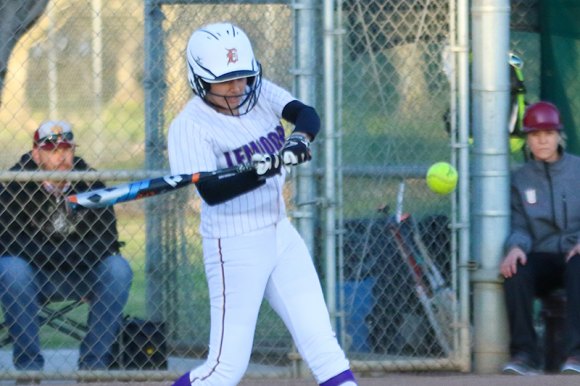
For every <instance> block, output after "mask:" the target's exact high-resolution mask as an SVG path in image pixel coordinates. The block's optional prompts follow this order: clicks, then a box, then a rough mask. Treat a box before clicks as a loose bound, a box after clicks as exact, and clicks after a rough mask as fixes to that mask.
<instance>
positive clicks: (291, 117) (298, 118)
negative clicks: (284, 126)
mask: <svg viewBox="0 0 580 386" xmlns="http://www.w3.org/2000/svg"><path fill="white" fill-rule="evenodd" d="M282 118H284V119H285V120H287V121H288V122H290V123H292V124H294V131H299V132H302V133H307V134H309V135H310V137H311V140H312V141H314V138H315V137H316V134H318V131H319V130H320V117H319V116H318V113H317V112H316V110H315V109H314V108H313V107H311V106H308V105H305V104H304V103H302V102H300V101H298V100H293V101H292V102H290V103H288V104H287V105H286V106H284V109H283V110H282Z"/></svg>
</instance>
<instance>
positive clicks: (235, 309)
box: [168, 23, 356, 386]
mask: <svg viewBox="0 0 580 386" xmlns="http://www.w3.org/2000/svg"><path fill="white" fill-rule="evenodd" d="M187 65H188V79H189V84H190V85H191V88H192V89H193V91H194V93H195V96H194V97H193V98H192V99H191V100H190V101H189V102H188V103H187V105H186V106H185V108H184V109H183V110H182V111H181V112H180V114H179V115H178V116H177V117H176V118H175V119H174V120H173V122H172V123H171V125H170V128H169V138H168V147H169V161H170V164H171V172H172V173H175V174H180V173H195V172H200V171H212V170H215V169H218V168H224V167H228V166H233V165H237V164H240V163H247V162H253V163H254V164H255V165H256V170H251V171H249V172H245V173H242V174H239V175H235V176H232V177H229V178H224V179H221V180H219V181H218V182H215V183H214V182H212V183H200V184H198V185H197V190H198V193H199V194H200V196H201V197H202V199H203V200H202V208H201V225H200V232H201V235H202V237H203V253H204V265H205V271H206V277H207V281H208V287H209V296H210V303H211V304H210V305H211V332H210V342H209V353H208V358H207V360H206V361H205V363H204V364H203V365H201V366H200V367H198V368H195V369H193V370H192V371H189V372H187V373H186V374H184V375H183V376H182V377H181V378H179V379H178V380H177V381H176V382H175V383H174V386H190V385H196V386H197V385H219V386H224V385H236V384H237V383H238V382H239V381H240V380H241V379H242V377H243V375H244V373H245V371H246V368H247V366H248V363H249V361H250V354H251V351H252V344H253V339H254V331H255V326H256V320H257V318H258V312H259V310H260V305H261V303H262V299H263V298H264V297H265V298H266V299H267V300H268V302H269V303H270V305H271V306H272V308H273V309H274V310H275V311H276V313H277V314H278V315H279V316H280V317H281V318H282V320H283V321H284V323H285V325H286V327H287V328H288V329H289V331H290V333H291V334H292V337H293V339H294V342H295V343H296V346H297V348H298V351H299V352H300V354H301V355H302V358H303V359H304V360H305V361H306V362H307V363H308V366H309V367H310V369H311V371H312V373H313V374H314V377H315V378H316V381H317V382H318V383H319V384H320V385H324V386H338V385H345V386H346V385H349V386H352V385H356V381H355V378H354V375H353V373H352V372H351V371H350V369H349V362H348V360H347V359H346V357H345V354H344V352H343V351H342V349H341V348H340V346H339V344H338V341H337V340H336V337H335V334H334V332H333V331H332V328H331V324H330V320H329V316H328V310H327V308H326V304H325V303H324V298H323V294H322V289H321V287H320V282H319V279H318V276H317V273H316V271H315V268H314V265H313V263H312V259H311V257H310V255H309V252H308V249H307V248H306V245H305V243H304V241H303V240H302V238H301V237H300V235H299V234H298V232H297V231H296V230H295V228H294V227H293V226H292V224H291V223H290V221H289V220H288V218H287V216H286V211H285V205H284V199H283V197H282V190H283V189H282V188H283V184H284V178H285V173H286V171H285V168H284V167H283V166H284V164H286V165H289V164H291V165H297V164H300V163H303V162H307V161H309V160H310V158H311V156H310V149H309V144H310V141H311V140H313V139H314V137H315V136H316V134H317V132H318V130H319V128H320V118H319V116H318V114H317V113H316V111H315V110H314V109H313V108H312V107H310V106H307V105H305V104H303V103H302V102H300V101H298V100H296V99H295V98H294V97H292V95H291V94H290V93H288V92H287V91H286V90H284V89H282V88H280V87H279V86H277V85H275V84H274V83H272V82H270V81H268V80H266V79H263V78H262V70H261V66H260V63H259V62H257V61H256V59H255V57H254V53H253V49H252V45H251V43H250V41H249V39H248V37H247V36H246V34H245V33H244V32H243V31H242V30H241V29H240V28H238V27H237V26H234V25H232V24H227V23H217V24H210V25H207V26H205V27H202V28H201V29H199V30H197V31H195V32H194V33H193V34H192V35H191V37H190V39H189V43H188V46H187ZM281 118H284V119H285V120H287V121H289V122H291V123H292V124H294V125H295V130H294V131H293V133H292V134H291V135H290V136H289V137H288V138H287V139H286V138H285V135H284V129H283V127H282V124H281V122H280V119H281Z"/></svg>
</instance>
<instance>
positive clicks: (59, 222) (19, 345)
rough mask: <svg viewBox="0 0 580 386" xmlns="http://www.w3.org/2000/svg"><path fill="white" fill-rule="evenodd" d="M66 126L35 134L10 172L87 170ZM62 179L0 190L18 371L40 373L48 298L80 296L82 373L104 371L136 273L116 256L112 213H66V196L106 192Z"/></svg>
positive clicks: (0, 243)
mask: <svg viewBox="0 0 580 386" xmlns="http://www.w3.org/2000/svg"><path fill="white" fill-rule="evenodd" d="M75 147H76V145H75V141H74V138H73V132H72V131H71V126H70V125H69V124H68V123H67V122H64V121H47V122H44V123H42V124H41V125H40V127H39V128H38V129H37V130H36V131H35V133H34V141H33V148H32V151H31V152H28V153H26V154H24V155H23V156H22V157H21V159H20V161H19V162H18V163H17V164H16V165H14V166H13V167H12V168H11V169H10V170H12V171H55V172H63V171H71V170H74V171H83V170H91V169H90V168H89V166H88V165H87V164H86V163H85V161H84V160H83V159H81V158H79V157H76V156H75ZM103 186H104V185H103V183H101V182H95V183H91V184H89V183H86V182H83V181H67V180H63V179H59V178H54V179H52V178H51V179H47V180H44V181H39V182H36V181H28V182H16V181H14V182H11V183H9V184H7V185H6V186H4V187H3V189H2V191H1V193H0V224H1V225H0V227H1V228H0V303H1V304H2V308H3V311H4V316H5V320H6V322H7V324H8V329H9V332H10V336H11V338H12V340H13V342H14V347H13V361H14V365H15V367H16V369H18V370H41V369H42V368H43V365H44V358H43V357H42V354H41V352H40V340H39V323H38V312H39V307H40V306H41V304H42V302H43V301H45V300H49V301H50V300H72V299H84V300H86V301H87V302H88V303H89V315H88V333H87V334H86V336H85V337H84V340H83V342H82V343H81V347H80V359H79V368H80V369H82V370H95V369H107V367H108V366H109V364H110V363H111V361H112V355H111V353H110V351H111V346H112V344H113V342H114V341H115V339H116V335H117V332H118V331H119V328H120V324H121V319H122V312H123V308H124V307H125V304H126V303H127V299H128V296H129V289H130V287H131V281H132V279H133V272H132V270H131V267H130V266H129V263H128V262H127V261H126V260H125V259H124V258H123V257H122V256H121V255H120V254H119V246H120V245H119V241H118V234H117V226H116V218H115V213H114V211H113V209H112V208H105V209H94V210H85V211H79V212H75V213H71V212H70V211H69V210H67V207H66V206H65V203H64V201H63V197H64V196H65V195H68V194H72V193H76V192H82V191H86V190H90V189H93V188H101V187H103Z"/></svg>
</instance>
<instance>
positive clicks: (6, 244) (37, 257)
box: [0, 153, 119, 271]
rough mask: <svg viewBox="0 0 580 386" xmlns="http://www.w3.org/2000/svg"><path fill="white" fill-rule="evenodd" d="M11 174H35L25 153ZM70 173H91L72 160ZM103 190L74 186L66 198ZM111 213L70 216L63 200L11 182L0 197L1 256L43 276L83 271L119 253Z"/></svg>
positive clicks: (31, 185)
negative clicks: (22, 262)
mask: <svg viewBox="0 0 580 386" xmlns="http://www.w3.org/2000/svg"><path fill="white" fill-rule="evenodd" d="M10 170H11V171H18V170H26V171H33V170H39V168H38V165H37V164H36V163H35V162H34V161H33V160H32V157H31V155H30V153H27V154H24V155H23V156H22V158H21V159H20V161H19V162H18V163H17V164H16V165H14V166H13V167H12V168H10ZM73 170H75V171H82V170H91V169H90V168H89V166H88V165H87V164H86V163H85V161H84V160H83V159H81V158H79V157H75V158H74V167H73ZM101 187H104V184H103V183H102V182H100V181H97V182H94V183H91V184H87V183H86V182H83V181H78V182H73V183H72V186H71V189H70V190H69V191H67V192H66V194H67V195H68V194H72V193H77V192H84V191H86V190H91V189H98V188H101ZM118 252H119V242H118V233H117V224H116V218H115V213H114V211H113V209H112V208H111V207H109V208H104V209H93V210H82V211H78V212H75V213H71V212H70V211H69V210H67V207H66V205H65V203H64V199H63V197H62V196H60V197H59V196H56V195H54V194H51V193H49V192H48V191H47V190H46V189H45V188H43V187H42V184H41V183H40V182H15V181H13V182H10V183H8V184H6V185H5V186H3V187H2V190H1V192H0V256H19V257H22V258H24V259H27V260H29V261H30V262H32V263H33V264H34V265H36V266H37V267H39V268H43V269H46V270H59V271H70V270H73V269H75V270H77V269H87V268H89V267H91V266H92V265H94V264H95V262H98V261H99V260H101V259H103V258H105V257H107V256H109V255H112V254H115V253H118Z"/></svg>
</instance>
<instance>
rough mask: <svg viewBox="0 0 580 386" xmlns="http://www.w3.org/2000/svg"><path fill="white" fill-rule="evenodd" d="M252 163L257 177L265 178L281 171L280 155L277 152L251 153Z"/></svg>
mask: <svg viewBox="0 0 580 386" xmlns="http://www.w3.org/2000/svg"><path fill="white" fill-rule="evenodd" d="M252 165H254V168H255V169H256V174H257V175H258V179H266V178H269V177H273V176H275V175H277V174H280V173H281V170H282V165H283V163H282V157H281V156H280V155H278V154H260V153H255V154H254V155H252Z"/></svg>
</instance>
